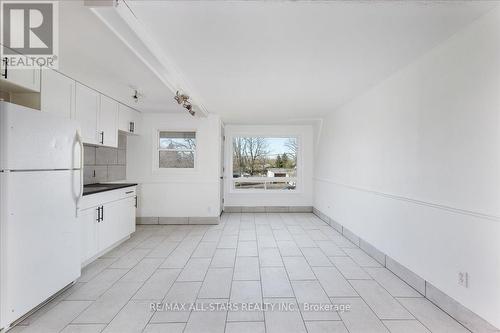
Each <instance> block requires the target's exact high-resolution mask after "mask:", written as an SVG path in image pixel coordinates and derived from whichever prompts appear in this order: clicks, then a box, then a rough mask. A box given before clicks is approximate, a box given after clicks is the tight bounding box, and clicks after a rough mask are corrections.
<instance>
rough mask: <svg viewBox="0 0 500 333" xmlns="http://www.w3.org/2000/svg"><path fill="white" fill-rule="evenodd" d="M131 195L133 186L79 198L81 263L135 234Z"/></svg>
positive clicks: (133, 192) (133, 205) (132, 197)
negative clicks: (80, 199)
mask: <svg viewBox="0 0 500 333" xmlns="http://www.w3.org/2000/svg"><path fill="white" fill-rule="evenodd" d="M135 194H136V192H135V187H127V188H123V189H117V190H113V191H109V192H102V193H97V194H92V195H88V196H84V197H83V199H82V201H81V203H80V210H79V212H78V222H79V223H80V231H81V237H80V239H81V244H80V251H81V252H80V255H81V263H82V264H84V265H85V264H87V263H89V262H90V260H91V259H93V258H95V257H96V256H97V255H100V254H103V253H104V251H106V250H109V249H110V247H111V246H113V245H115V244H116V243H117V242H119V241H120V240H122V239H124V238H126V237H128V236H129V235H130V234H131V233H133V232H134V231H135V215H136V207H135V203H136V202H135Z"/></svg>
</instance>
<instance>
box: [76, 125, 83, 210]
mask: <svg viewBox="0 0 500 333" xmlns="http://www.w3.org/2000/svg"><path fill="white" fill-rule="evenodd" d="M76 141H77V142H78V145H79V146H80V165H79V166H78V169H79V170H80V189H79V191H78V197H77V198H76V216H77V217H78V206H79V203H80V200H81V199H82V197H83V158H84V157H83V156H84V155H83V139H82V135H81V134H80V130H77V131H76Z"/></svg>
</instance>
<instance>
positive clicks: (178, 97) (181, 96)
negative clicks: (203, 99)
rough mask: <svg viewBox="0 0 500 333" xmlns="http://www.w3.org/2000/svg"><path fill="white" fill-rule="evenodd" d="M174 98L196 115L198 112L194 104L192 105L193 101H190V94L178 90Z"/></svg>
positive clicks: (191, 113)
mask: <svg viewBox="0 0 500 333" xmlns="http://www.w3.org/2000/svg"><path fill="white" fill-rule="evenodd" d="M174 99H175V101H176V102H177V104H180V105H182V107H183V108H185V109H186V110H188V112H189V114H190V115H192V116H193V117H194V115H195V114H196V112H195V111H194V110H193V105H191V103H190V102H189V96H188V95H186V94H181V93H180V92H179V91H177V92H176V93H175V96H174Z"/></svg>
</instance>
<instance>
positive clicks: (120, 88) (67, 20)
mask: <svg viewBox="0 0 500 333" xmlns="http://www.w3.org/2000/svg"><path fill="white" fill-rule="evenodd" d="M110 10H112V8H110ZM59 49H60V52H59V70H60V71H61V72H63V73H65V74H66V75H69V76H71V77H73V78H75V79H76V80H78V81H81V82H83V83H84V84H87V85H89V86H91V87H93V88H95V89H97V90H99V91H101V92H103V93H105V94H107V95H109V96H111V97H113V98H115V99H117V100H119V101H121V102H122V103H125V104H128V105H130V106H132V107H134V108H137V109H139V110H141V111H149V112H184V111H183V110H182V108H180V107H179V106H178V105H177V104H175V102H174V100H173V94H172V93H171V91H170V90H169V89H167V88H166V87H165V86H164V85H163V83H162V82H161V81H160V80H159V79H158V78H157V77H156V76H155V75H154V74H153V73H152V72H151V71H150V70H149V69H148V68H147V67H146V66H145V65H144V64H143V63H142V62H141V61H139V59H138V58H137V57H136V55H135V54H134V53H133V52H132V51H131V50H130V49H129V48H128V47H126V46H125V45H124V44H123V42H122V41H120V40H119V39H118V38H117V37H116V35H115V34H114V33H113V32H112V31H111V30H109V29H108V28H107V27H106V26H105V25H104V23H102V22H101V20H99V18H98V17H97V16H96V15H94V14H93V13H92V12H91V11H90V9H89V8H88V7H85V6H84V5H83V1H75V0H71V1H60V6H59ZM131 87H136V88H139V90H140V91H141V92H143V94H144V97H143V98H142V99H141V100H140V102H139V103H135V102H134V101H133V99H132V98H131V97H132V95H133V89H132V88H131Z"/></svg>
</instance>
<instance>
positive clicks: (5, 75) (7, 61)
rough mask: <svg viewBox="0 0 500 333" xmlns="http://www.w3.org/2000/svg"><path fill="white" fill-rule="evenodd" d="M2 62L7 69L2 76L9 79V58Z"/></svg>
mask: <svg viewBox="0 0 500 333" xmlns="http://www.w3.org/2000/svg"><path fill="white" fill-rule="evenodd" d="M2 62H3V64H4V67H5V69H4V70H3V74H2V76H3V77H4V78H7V66H8V65H9V58H7V57H5V58H3V59H2Z"/></svg>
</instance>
